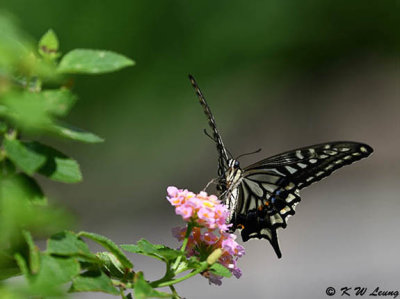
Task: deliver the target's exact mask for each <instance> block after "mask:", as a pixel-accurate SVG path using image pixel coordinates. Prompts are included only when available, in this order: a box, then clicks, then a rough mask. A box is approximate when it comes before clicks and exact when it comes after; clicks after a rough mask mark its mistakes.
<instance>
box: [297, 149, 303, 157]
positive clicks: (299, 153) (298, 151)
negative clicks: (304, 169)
mask: <svg viewBox="0 0 400 299" xmlns="http://www.w3.org/2000/svg"><path fill="white" fill-rule="evenodd" d="M296 157H297V158H299V159H303V158H304V156H303V155H302V153H301V151H300V150H297V151H296Z"/></svg>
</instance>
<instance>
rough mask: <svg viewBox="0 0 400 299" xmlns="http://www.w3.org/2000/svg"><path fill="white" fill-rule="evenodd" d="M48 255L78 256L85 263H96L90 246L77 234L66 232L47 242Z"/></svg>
mask: <svg viewBox="0 0 400 299" xmlns="http://www.w3.org/2000/svg"><path fill="white" fill-rule="evenodd" d="M47 253H49V254H56V255H64V256H78V257H82V258H84V260H85V261H96V260H97V257H96V255H94V254H92V253H91V252H90V250H89V246H88V245H87V244H86V243H85V242H84V241H83V240H82V239H81V238H79V237H78V236H77V235H76V234H75V233H73V232H70V231H64V232H60V233H57V234H55V235H53V236H51V238H50V239H49V240H48V241H47Z"/></svg>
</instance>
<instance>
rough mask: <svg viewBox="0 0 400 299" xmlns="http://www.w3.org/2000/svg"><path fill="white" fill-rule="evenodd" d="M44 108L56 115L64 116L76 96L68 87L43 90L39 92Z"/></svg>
mask: <svg viewBox="0 0 400 299" xmlns="http://www.w3.org/2000/svg"><path fill="white" fill-rule="evenodd" d="M41 94H42V96H43V101H44V102H45V104H46V110H47V111H48V112H49V113H50V114H53V115H56V116H66V115H67V114H68V112H69V110H70V109H71V108H72V106H73V105H74V104H75V102H76V100H77V97H76V96H75V95H74V94H73V93H71V92H70V91H69V90H68V89H65V88H64V89H54V90H45V91H42V92H41Z"/></svg>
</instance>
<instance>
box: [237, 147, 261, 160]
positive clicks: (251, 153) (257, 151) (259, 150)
mask: <svg viewBox="0 0 400 299" xmlns="http://www.w3.org/2000/svg"><path fill="white" fill-rule="evenodd" d="M261 151H262V148H259V149H258V150H256V151H254V152H250V153H245V154H241V155H239V156H238V157H237V158H236V159H235V160H238V159H239V158H240V157H243V156H247V155H253V154H257V153H259V152H261Z"/></svg>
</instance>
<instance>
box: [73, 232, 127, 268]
mask: <svg viewBox="0 0 400 299" xmlns="http://www.w3.org/2000/svg"><path fill="white" fill-rule="evenodd" d="M78 236H81V237H85V238H88V239H91V240H93V241H95V242H97V243H99V244H100V245H102V246H103V247H104V248H106V249H108V250H109V251H110V252H111V253H112V254H114V255H115V257H116V258H117V259H118V260H119V261H120V262H121V264H122V265H123V266H124V267H125V268H127V269H131V268H133V265H132V263H131V261H130V260H129V259H128V258H127V257H126V256H125V254H124V253H123V252H122V250H121V249H119V247H118V246H117V244H115V243H114V242H113V241H111V240H110V239H108V238H106V237H104V236H101V235H98V234H95V233H89V232H79V233H78Z"/></svg>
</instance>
